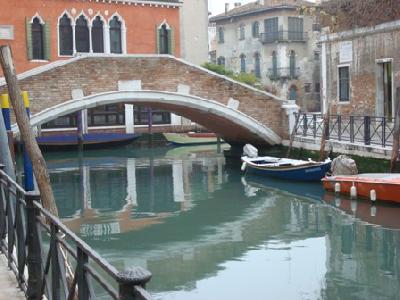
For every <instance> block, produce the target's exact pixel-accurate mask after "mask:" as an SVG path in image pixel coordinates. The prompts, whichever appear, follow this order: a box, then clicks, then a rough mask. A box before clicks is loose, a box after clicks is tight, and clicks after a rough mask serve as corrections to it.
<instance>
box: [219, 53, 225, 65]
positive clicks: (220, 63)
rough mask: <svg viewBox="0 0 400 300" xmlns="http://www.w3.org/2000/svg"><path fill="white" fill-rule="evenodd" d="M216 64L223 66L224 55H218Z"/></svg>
mask: <svg viewBox="0 0 400 300" xmlns="http://www.w3.org/2000/svg"><path fill="white" fill-rule="evenodd" d="M217 64H218V65H220V66H224V67H225V57H223V56H220V57H218V59H217Z"/></svg>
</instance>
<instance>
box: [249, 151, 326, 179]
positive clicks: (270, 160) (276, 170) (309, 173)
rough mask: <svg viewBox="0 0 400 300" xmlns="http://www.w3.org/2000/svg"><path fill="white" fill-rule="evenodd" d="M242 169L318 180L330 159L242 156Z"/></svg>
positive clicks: (322, 175)
mask: <svg viewBox="0 0 400 300" xmlns="http://www.w3.org/2000/svg"><path fill="white" fill-rule="evenodd" d="M242 162H243V165H242V170H244V169H246V170H247V171H248V172H252V173H256V174H260V175H266V176H272V177H277V178H282V179H289V180H296V181H319V180H321V178H323V177H324V176H325V174H326V173H327V172H328V171H329V170H330V167H331V160H330V159H327V160H325V161H324V162H316V161H313V160H308V161H307V160H298V159H289V158H278V157H270V156H263V157H255V158H250V157H247V156H243V157H242Z"/></svg>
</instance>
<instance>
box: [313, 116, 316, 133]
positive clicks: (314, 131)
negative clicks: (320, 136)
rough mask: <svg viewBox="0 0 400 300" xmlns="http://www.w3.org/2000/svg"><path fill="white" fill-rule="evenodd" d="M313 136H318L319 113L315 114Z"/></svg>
mask: <svg viewBox="0 0 400 300" xmlns="http://www.w3.org/2000/svg"><path fill="white" fill-rule="evenodd" d="M313 136H314V139H315V138H316V137H317V115H313Z"/></svg>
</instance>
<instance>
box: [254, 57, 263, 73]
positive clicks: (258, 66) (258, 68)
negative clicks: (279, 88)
mask: <svg viewBox="0 0 400 300" xmlns="http://www.w3.org/2000/svg"><path fill="white" fill-rule="evenodd" d="M254 75H255V76H256V77H257V78H261V55H260V53H258V52H257V53H256V54H255V55H254Z"/></svg>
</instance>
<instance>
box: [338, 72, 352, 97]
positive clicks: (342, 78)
mask: <svg viewBox="0 0 400 300" xmlns="http://www.w3.org/2000/svg"><path fill="white" fill-rule="evenodd" d="M338 77H339V78H338V93H339V101H343V102H346V101H350V67H349V66H339V67H338Z"/></svg>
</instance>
